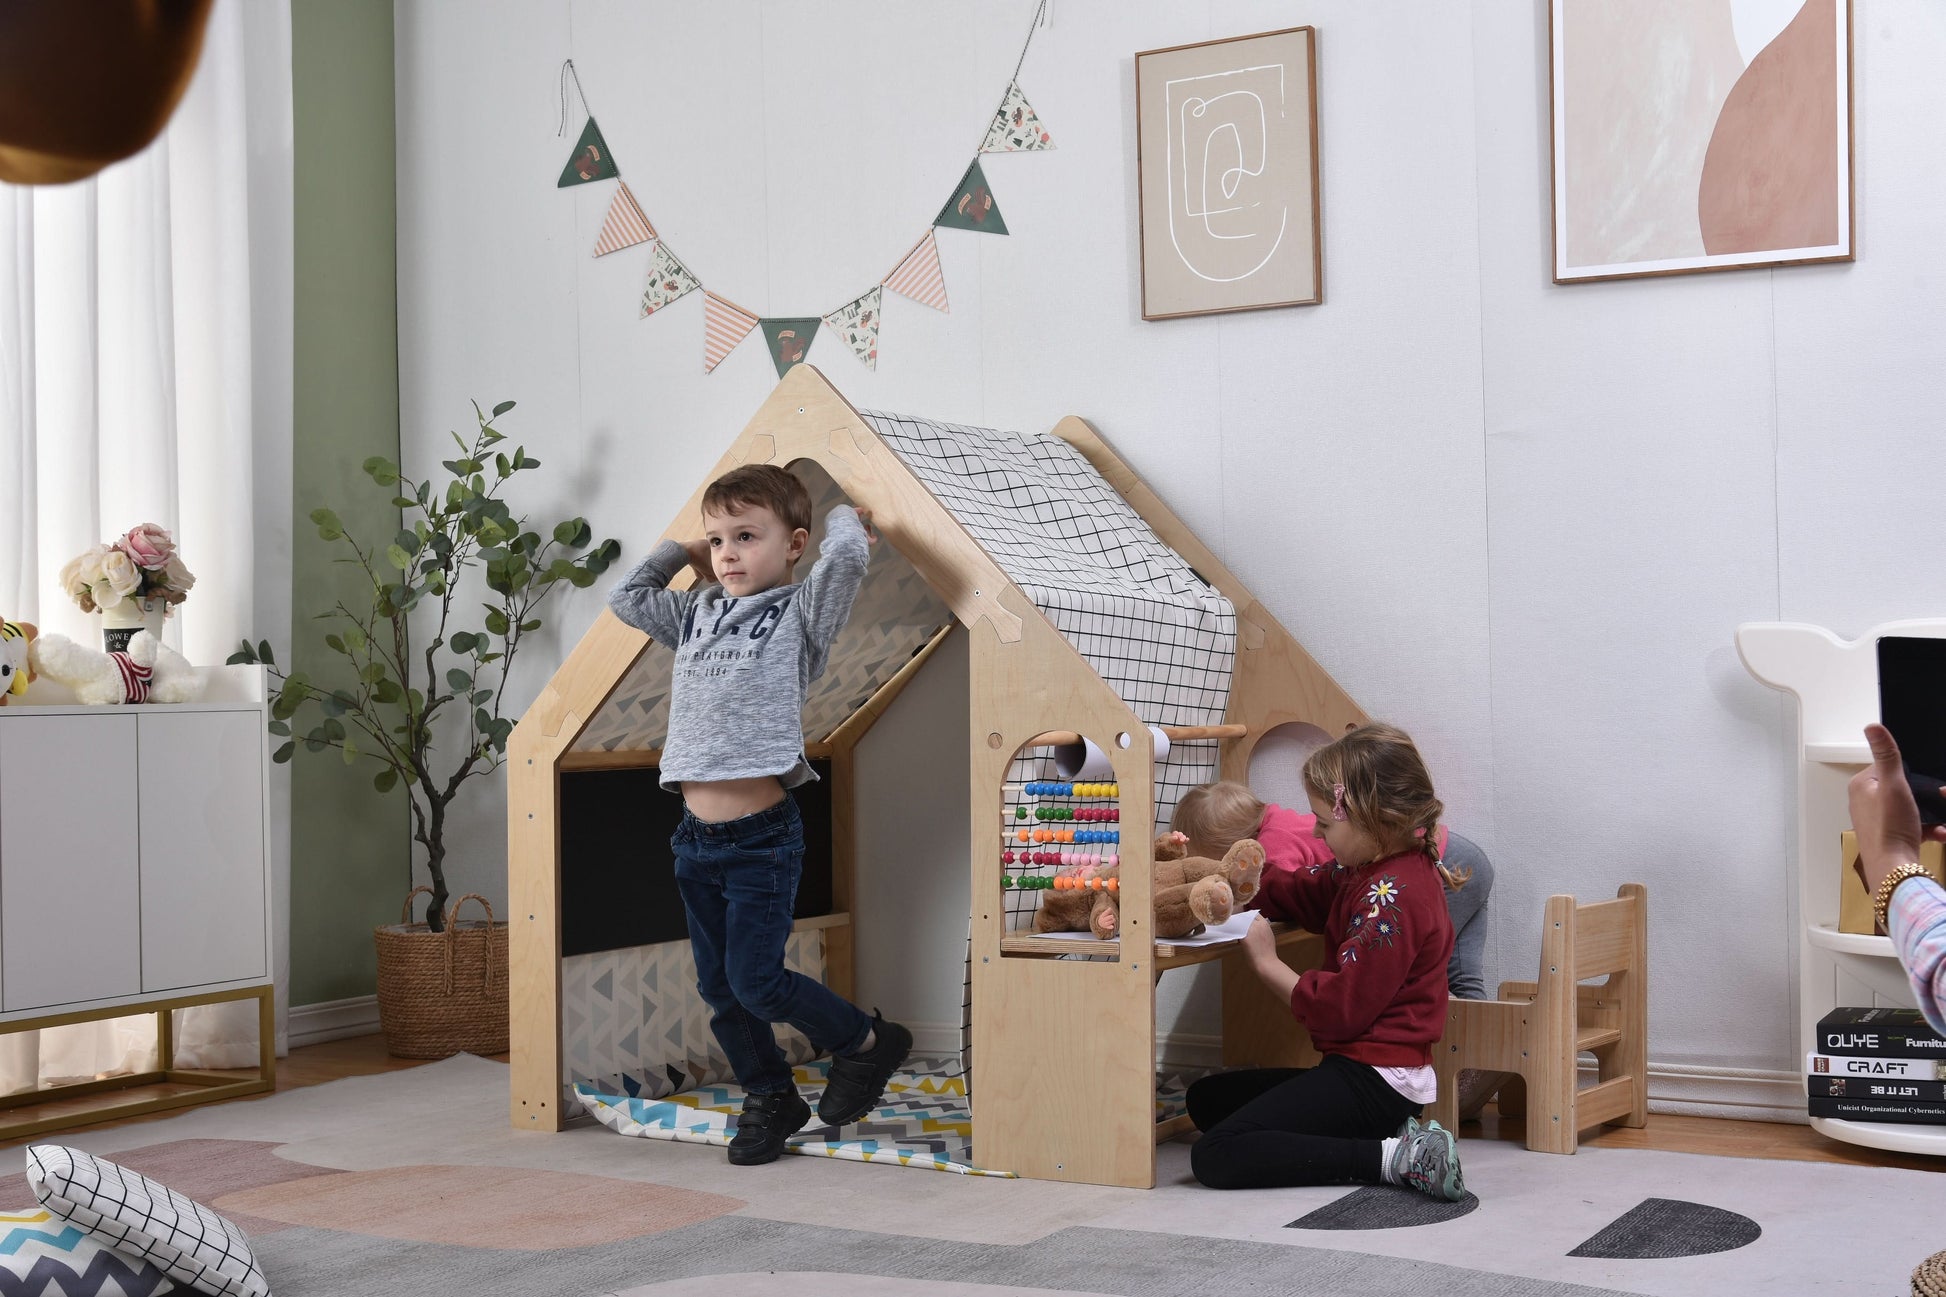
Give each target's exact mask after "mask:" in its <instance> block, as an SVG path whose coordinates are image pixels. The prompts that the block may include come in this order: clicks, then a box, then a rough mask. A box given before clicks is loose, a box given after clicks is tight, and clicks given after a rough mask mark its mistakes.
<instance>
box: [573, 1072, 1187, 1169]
mask: <svg viewBox="0 0 1946 1297" xmlns="http://www.w3.org/2000/svg"><path fill="white" fill-rule="evenodd" d="M910 1062H911V1066H910V1067H909V1068H907V1069H906V1070H904V1071H900V1072H895V1073H893V1075H892V1080H891V1081H890V1082H889V1083H888V1084H887V1085H886V1087H885V1098H884V1101H883V1102H882V1103H880V1105H879V1106H878V1107H877V1108H876V1109H874V1110H873V1111H872V1112H871V1113H870V1114H869V1115H868V1116H866V1117H864V1118H863V1119H862V1120H860V1121H858V1122H856V1123H854V1124H853V1125H850V1126H846V1127H844V1130H843V1133H842V1134H841V1133H840V1131H839V1130H837V1129H834V1128H833V1127H830V1126H821V1125H817V1124H815V1123H816V1120H817V1119H816V1117H815V1116H814V1117H813V1118H812V1121H813V1124H812V1125H809V1126H806V1127H805V1128H804V1129H803V1130H801V1131H799V1132H798V1133H797V1134H795V1135H793V1136H791V1138H790V1139H789V1140H787V1141H786V1142H785V1145H784V1150H785V1152H788V1153H801V1154H804V1155H806V1156H809V1157H835V1158H841V1159H843V1160H845V1161H850V1162H879V1163H888V1164H891V1165H894V1166H908V1167H920V1168H922V1169H925V1170H929V1171H951V1172H954V1173H956V1174H959V1175H995V1176H1005V1177H1007V1178H1009V1179H1011V1178H1013V1172H1012V1171H1007V1170H999V1169H992V1168H987V1167H982V1166H979V1165H977V1164H976V1163H975V1162H974V1160H973V1116H972V1113H971V1111H970V1110H969V1109H968V1106H967V1102H966V1079H965V1077H964V1076H963V1075H961V1074H960V1072H959V1071H958V1065H957V1063H956V1062H955V1061H954V1060H952V1059H948V1058H915V1059H912V1060H910ZM830 1075H831V1060H830V1059H829V1058H819V1059H814V1060H812V1061H811V1062H809V1063H804V1064H800V1065H799V1066H797V1067H794V1068H792V1069H791V1077H792V1079H793V1080H794V1081H795V1082H796V1083H797V1092H798V1093H799V1094H800V1095H802V1096H803V1097H804V1100H805V1102H807V1103H809V1104H810V1105H811V1106H812V1109H813V1110H814V1111H815V1109H816V1107H817V1102H818V1096H819V1095H821V1094H823V1093H824V1086H825V1082H826V1081H827V1080H829V1079H830ZM1195 1075H1196V1073H1192V1072H1167V1073H1163V1074H1161V1075H1158V1076H1157V1077H1156V1098H1155V1119H1156V1121H1157V1122H1162V1121H1167V1120H1169V1119H1170V1118H1172V1117H1175V1116H1179V1115H1180V1114H1182V1113H1184V1112H1186V1111H1188V1103H1187V1099H1186V1096H1187V1094H1188V1090H1189V1082H1190V1080H1192V1079H1193V1078H1194V1076H1195ZM574 1096H575V1098H576V1099H577V1100H579V1101H580V1103H581V1106H582V1107H583V1108H584V1109H585V1110H587V1111H588V1112H589V1113H592V1114H593V1115H594V1118H595V1120H597V1121H599V1122H600V1123H601V1124H602V1125H604V1126H606V1127H608V1128H609V1129H610V1130H612V1131H615V1132H616V1133H617V1134H621V1135H635V1136H640V1137H643V1138H646V1139H668V1140H676V1141H680V1142H682V1143H686V1144H714V1145H717V1146H719V1147H721V1146H727V1145H728V1144H729V1142H730V1140H731V1139H732V1138H734V1137H735V1135H736V1129H737V1116H738V1114H740V1113H741V1112H742V1111H743V1099H744V1091H743V1087H741V1086H739V1085H734V1084H732V1085H707V1086H700V1087H698V1088H696V1089H693V1090H685V1091H683V1092H682V1093H680V1094H672V1095H669V1096H668V1097H666V1098H662V1099H643V1098H637V1097H635V1096H632V1095H624V1094H604V1093H603V1092H602V1091H601V1090H599V1089H598V1088H596V1087H595V1086H592V1085H589V1084H587V1083H585V1082H576V1083H575V1086H574Z"/></svg>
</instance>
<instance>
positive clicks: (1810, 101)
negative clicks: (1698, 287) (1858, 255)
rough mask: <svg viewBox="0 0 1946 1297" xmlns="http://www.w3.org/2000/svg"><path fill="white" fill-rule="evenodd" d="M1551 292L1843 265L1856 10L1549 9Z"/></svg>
mask: <svg viewBox="0 0 1946 1297" xmlns="http://www.w3.org/2000/svg"><path fill="white" fill-rule="evenodd" d="M1548 47H1549V48H1548V55H1549V63H1550V69H1551V75H1550V84H1551V90H1552V94H1551V99H1552V132H1551V134H1552V140H1553V171H1554V185H1553V188H1554V282H1555V283H1557V284H1566V283H1573V282H1576V281H1578V280H1588V279H1623V278H1632V277H1636V276H1642V275H1675V274H1685V273H1689V272H1692V271H1701V270H1732V269H1737V268H1740V267H1747V266H1792V265H1802V264H1805V263H1807V262H1819V261H1850V260H1852V259H1853V257H1854V252H1853V245H1852V235H1853V230H1852V214H1853V209H1852V156H1851V142H1852V130H1851V4H1850V0H1549V23H1548Z"/></svg>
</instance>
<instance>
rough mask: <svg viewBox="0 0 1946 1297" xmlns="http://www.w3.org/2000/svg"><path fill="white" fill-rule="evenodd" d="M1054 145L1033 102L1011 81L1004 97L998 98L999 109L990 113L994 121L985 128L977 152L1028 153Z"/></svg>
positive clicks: (1016, 83)
mask: <svg viewBox="0 0 1946 1297" xmlns="http://www.w3.org/2000/svg"><path fill="white" fill-rule="evenodd" d="M1053 147H1054V138H1053V137H1052V136H1051V135H1049V134H1048V133H1047V127H1046V126H1045V125H1043V124H1042V122H1041V119H1040V116H1039V115H1038V114H1037V113H1035V111H1034V105H1032V104H1030V103H1028V102H1027V96H1026V95H1024V94H1022V93H1020V82H1018V81H1015V82H1013V83H1012V84H1011V85H1009V86H1008V87H1007V97H1006V98H1005V99H1003V100H1001V101H1000V111H998V112H996V113H995V114H994V115H993V124H992V125H991V126H989V127H987V137H986V139H984V140H982V141H981V142H980V152H982V153H1027V152H1038V151H1040V150H1042V149H1051V148H1053Z"/></svg>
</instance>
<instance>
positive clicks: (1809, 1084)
mask: <svg viewBox="0 0 1946 1297" xmlns="http://www.w3.org/2000/svg"><path fill="white" fill-rule="evenodd" d="M1805 1070H1806V1072H1808V1073H1809V1075H1808V1076H1807V1077H1806V1078H1805V1088H1806V1089H1807V1090H1809V1091H1810V1095H1811V1115H1812V1116H1813V1117H1841V1118H1843V1119H1844V1120H1846V1121H1897V1122H1912V1123H1915V1124H1920V1125H1929V1126H1940V1125H1946V1037H1942V1036H1941V1035H1940V1034H1939V1033H1938V1032H1936V1031H1934V1030H1933V1029H1932V1027H1931V1026H1930V1025H1929V1024H1928V1023H1927V1022H1926V1020H1925V1018H1924V1017H1923V1016H1921V1014H1920V1013H1919V1011H1918V1010H1917V1009H1833V1010H1832V1011H1831V1012H1830V1013H1827V1014H1825V1015H1824V1017H1823V1018H1821V1019H1819V1020H1818V1045H1817V1048H1816V1049H1815V1050H1813V1051H1812V1052H1811V1054H1810V1056H1809V1057H1808V1058H1807V1059H1806V1062H1805Z"/></svg>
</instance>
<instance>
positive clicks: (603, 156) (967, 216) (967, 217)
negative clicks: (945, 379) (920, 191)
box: [555, 0, 1054, 378]
mask: <svg viewBox="0 0 1946 1297" xmlns="http://www.w3.org/2000/svg"><path fill="white" fill-rule="evenodd" d="M1046 12H1047V0H1040V3H1039V4H1038V5H1036V7H1035V10H1034V20H1033V22H1032V24H1030V26H1029V28H1028V34H1027V40H1026V41H1025V42H1024V43H1023V44H1022V45H1021V50H1020V59H1019V61H1018V62H1016V63H1015V64H1014V71H1013V76H1012V77H1011V78H1010V79H1009V80H1008V82H1007V91H1006V94H1005V95H1003V96H1002V97H1001V100H1000V106H999V108H998V109H996V110H995V112H994V114H993V117H992V118H991V119H990V120H989V122H988V124H987V128H986V131H985V134H984V136H983V137H982V139H981V141H980V147H979V149H978V151H977V152H976V153H975V154H974V156H973V160H972V161H971V162H970V163H969V164H968V165H967V167H966V170H965V172H964V173H963V174H962V175H961V177H960V181H959V184H958V185H957V186H956V187H955V188H954V189H953V193H952V197H950V198H948V199H947V200H946V203H945V205H944V206H943V207H941V208H940V209H939V215H938V216H936V217H935V218H934V219H933V221H932V223H931V224H930V225H929V226H927V227H926V232H925V233H924V234H923V235H921V236H920V238H919V241H918V242H917V243H914V244H913V245H912V247H911V248H909V249H908V250H907V251H906V254H905V255H904V256H903V257H900V258H899V260H898V263H897V264H896V265H894V266H893V267H892V270H891V273H889V274H888V275H886V276H885V277H884V278H883V279H882V280H880V281H879V282H878V283H877V284H874V285H873V286H872V287H871V288H869V289H867V290H866V291H865V292H863V293H860V294H859V295H858V296H856V297H854V298H852V299H851V300H850V301H848V302H846V303H845V304H844V305H843V306H840V307H839V308H837V309H836V310H834V311H832V312H831V313H830V314H828V315H824V316H816V315H807V316H772V317H759V316H758V315H756V314H754V313H753V312H751V311H748V310H745V309H744V308H743V307H741V306H738V305H737V304H736V303H735V302H732V301H730V300H729V299H728V298H726V297H721V296H719V295H718V294H716V293H715V292H713V291H711V290H710V289H708V288H706V287H705V286H704V284H703V281H702V280H701V279H699V278H698V277H697V276H696V275H695V273H694V272H692V271H691V270H690V269H689V267H688V266H686V265H684V264H683V262H682V260H681V259H680V258H678V257H677V256H676V254H675V253H673V252H671V251H670V250H669V245H668V244H667V243H666V242H664V241H663V239H662V236H661V235H660V234H659V233H658V232H657V231H656V228H655V226H654V224H653V223H651V222H650V220H649V217H648V213H647V212H646V211H644V210H643V208H642V204H641V202H640V201H639V200H637V198H636V197H635V193H634V191H633V190H631V189H630V188H629V186H628V182H627V181H625V180H622V178H621V169H620V168H619V167H618V166H616V164H615V158H614V154H613V153H612V152H610V150H609V148H608V141H607V140H605V139H603V138H602V134H601V128H600V127H598V126H597V125H596V124H595V117H594V113H593V112H592V111H590V110H589V108H588V99H587V95H586V94H585V93H584V92H583V91H582V88H581V77H580V74H579V73H577V72H576V71H575V68H574V60H572V59H568V60H566V61H565V62H563V63H562V65H561V85H560V91H561V120H560V122H559V123H558V124H557V127H556V131H555V133H556V134H557V135H559V134H561V133H563V132H564V130H565V128H566V126H567V120H568V117H567V112H568V103H569V95H568V90H569V84H570V81H572V85H573V89H574V93H575V95H576V96H578V97H579V99H580V104H581V110H582V113H583V114H584V115H585V117H586V124H585V125H584V126H583V127H582V128H581V136H580V139H579V140H578V141H577V142H576V144H575V147H574V153H573V155H572V156H571V157H570V158H569V159H568V163H567V166H566V167H565V168H563V170H562V172H561V178H560V180H559V181H558V182H557V185H556V187H557V188H562V189H567V188H571V187H574V186H577V185H585V184H591V183H593V182H595V181H597V180H614V181H616V182H617V183H616V186H615V193H614V195H613V196H612V197H611V198H610V199H609V203H608V211H607V214H606V216H605V217H604V218H603V220H602V224H601V234H600V236H599V237H598V238H597V239H596V240H595V246H594V256H596V257H605V256H608V255H609V254H610V253H614V252H620V251H621V250H623V249H624V248H632V247H637V246H640V245H643V244H647V245H649V266H648V278H647V281H646V282H645V284H644V285H643V289H642V316H643V318H645V319H646V318H647V317H648V316H651V315H654V314H655V313H656V312H657V311H659V310H661V309H662V308H663V307H665V306H668V305H669V304H670V303H672V302H675V301H677V300H679V299H680V298H683V297H687V296H688V295H689V294H691V293H693V292H696V291H697V290H699V289H701V290H702V293H703V334H704V338H703V372H704V373H706V374H707V373H711V372H713V371H714V370H715V369H716V367H717V366H718V365H720V364H722V363H723V360H724V358H725V357H726V356H728V355H729V354H730V353H731V352H732V351H734V350H735V349H736V348H737V346H738V345H739V344H741V343H742V341H743V340H744V339H745V338H747V337H749V336H750V334H751V332H752V331H753V330H755V329H757V328H758V327H759V326H762V329H763V334H764V341H765V342H766V343H767V344H768V346H769V348H770V359H771V363H772V364H773V365H775V366H776V368H777V374H778V377H780V378H781V377H783V375H784V374H785V372H786V371H788V370H789V369H790V367H791V366H792V365H796V364H800V363H802V362H803V361H804V360H805V359H806V358H807V357H808V356H809V354H810V350H811V343H812V340H813V339H815V338H816V337H817V333H818V329H819V326H821V325H826V324H828V325H830V326H831V328H832V330H833V331H835V332H836V333H837V334H838V336H839V337H840V338H842V339H843V340H844V343H845V345H846V346H847V347H849V348H850V349H851V352H852V354H853V355H854V356H856V357H858V361H859V363H860V364H862V365H864V366H865V368H867V369H869V370H873V371H876V370H877V369H878V337H879V330H880V328H881V326H882V324H883V317H884V302H885V290H886V289H888V288H889V289H891V290H892V291H893V292H895V293H897V294H899V295H900V296H902V297H906V298H909V299H911V300H912V301H915V302H917V303H919V304H920V305H922V306H929V307H931V308H932V309H933V310H935V311H940V312H947V311H949V310H950V307H949V306H948V304H947V300H946V276H945V273H944V271H943V269H942V268H941V266H940V261H939V244H938V241H937V239H936V238H935V237H934V231H935V230H937V229H940V228H945V229H955V230H968V231H971V232H972V233H975V234H999V235H1007V234H1009V233H1010V231H1009V230H1008V229H1007V222H1006V220H1005V218H1003V217H1002V216H1001V214H1000V207H999V204H998V203H997V202H996V201H995V199H994V196H993V188H992V186H991V185H989V184H988V183H987V177H986V172H985V171H984V170H983V169H982V167H981V165H980V158H981V156H982V155H985V154H989V153H1035V152H1045V151H1047V150H1050V149H1052V148H1054V140H1053V137H1052V135H1051V134H1049V132H1048V130H1047V127H1046V124H1045V123H1043V122H1042V121H1041V118H1040V115H1039V114H1038V113H1036V112H1035V111H1034V107H1033V105H1032V104H1030V103H1028V102H1027V96H1026V94H1025V93H1024V92H1023V91H1022V90H1021V88H1020V71H1021V68H1022V67H1024V66H1025V65H1026V62H1027V51H1028V49H1029V48H1031V46H1032V45H1033V40H1034V29H1035V28H1036V27H1038V26H1039V25H1040V22H1041V19H1042V16H1043V15H1044V14H1045V13H1046Z"/></svg>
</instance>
